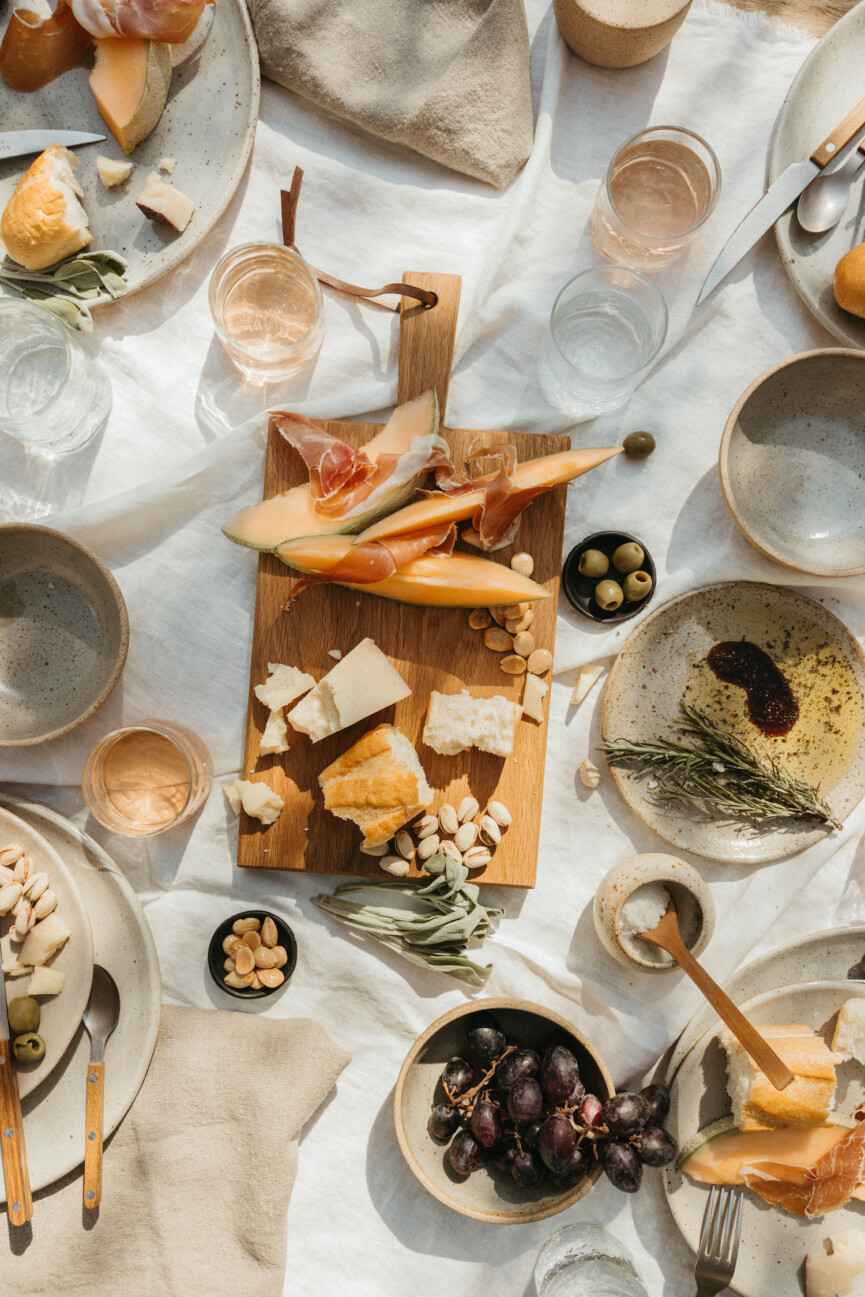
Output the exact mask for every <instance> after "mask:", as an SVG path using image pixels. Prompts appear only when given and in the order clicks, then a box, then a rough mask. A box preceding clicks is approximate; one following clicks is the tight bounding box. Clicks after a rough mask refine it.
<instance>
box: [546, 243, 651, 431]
mask: <svg viewBox="0 0 865 1297" xmlns="http://www.w3.org/2000/svg"><path fill="white" fill-rule="evenodd" d="M666 336H667V304H666V302H665V301H664V297H663V294H662V293H661V291H660V289H659V288H658V287H657V286H656V285H655V284H653V283H652V281H651V279H649V278H648V277H647V276H646V275H642V274H640V272H639V271H637V270H629V269H628V267H627V266H598V267H596V268H594V269H592V270H584V271H583V272H582V274H579V275H577V276H576V277H575V278H574V279H572V280H571V281H570V282H569V283H567V284H565V286H564V288H563V289H562V291H561V292H560V293H559V295H558V297H557V298H556V300H555V304H554V306H553V310H552V314H551V315H550V327H549V329H548V330H547V333H546V336H545V338H544V342H543V346H542V348H541V354H540V360H539V368H540V378H541V387H542V388H543V390H544V394H545V396H546V397H547V399H548V400H549V401H550V402H551V404H553V405H555V406H557V407H558V408H559V409H560V410H564V411H565V412H566V413H567V414H570V415H571V416H572V417H573V418H574V419H575V420H576V421H577V422H579V421H581V420H584V419H593V418H594V417H595V415H597V414H603V413H604V411H606V410H615V409H616V408H617V407H618V406H620V405H623V404H624V402H625V401H626V400H627V399H628V397H629V396H630V395H631V393H632V392H633V390H634V388H635V387H636V386H637V384H638V383H639V382H640V380H641V378H642V377H643V376H644V374H645V373H646V370H647V369H648V367H649V365H651V363H652V361H653V360H654V359H655V358H656V356H657V355H658V353H659V352H660V350H661V347H662V346H663V345H664V338H665V337H666Z"/></svg>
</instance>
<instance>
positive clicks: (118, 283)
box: [0, 251, 129, 333]
mask: <svg viewBox="0 0 865 1297" xmlns="http://www.w3.org/2000/svg"><path fill="white" fill-rule="evenodd" d="M128 270H129V262H128V261H127V260H126V259H125V258H124V257H121V256H120V254H119V252H110V251H107V252H78V253H76V254H75V256H74V257H67V258H66V260H65V261H60V262H58V263H57V265H56V266H49V267H48V269H47V270H26V269H25V268H24V267H23V266H19V265H18V264H17V263H16V262H14V261H10V260H9V258H8V257H7V258H6V259H5V260H3V261H0V281H2V282H3V283H4V284H9V285H10V286H11V287H12V288H15V289H17V291H18V292H19V293H20V294H21V296H22V297H26V298H28V300H30V301H31V302H39V303H40V304H41V305H42V306H44V307H45V308H46V310H48V311H51V313H52V314H53V315H56V316H57V317H58V319H60V320H62V321H63V323H64V324H65V325H68V327H69V328H70V329H79V330H81V331H82V332H83V333H91V332H92V331H93V317H92V316H91V314H90V311H89V310H88V308H87V307H86V306H84V305H82V302H84V301H87V300H92V299H93V298H95V297H100V296H101V295H102V293H108V294H109V295H110V296H111V297H113V298H118V297H123V295H124V294H125V293H128V292H129V285H128V284H127V282H126V272H127V271H128Z"/></svg>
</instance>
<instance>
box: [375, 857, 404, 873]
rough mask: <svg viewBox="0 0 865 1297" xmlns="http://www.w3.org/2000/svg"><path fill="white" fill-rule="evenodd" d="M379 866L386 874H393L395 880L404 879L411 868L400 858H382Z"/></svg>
mask: <svg viewBox="0 0 865 1297" xmlns="http://www.w3.org/2000/svg"><path fill="white" fill-rule="evenodd" d="M379 864H380V865H381V867H382V869H384V870H386V871H387V873H389V874H394V875H395V876H396V877H397V878H405V876H406V874H407V873H408V871H409V869H410V868H411V866H410V864H409V863H408V861H407V860H405V859H403V857H402V856H382V858H381V860H380V861H379Z"/></svg>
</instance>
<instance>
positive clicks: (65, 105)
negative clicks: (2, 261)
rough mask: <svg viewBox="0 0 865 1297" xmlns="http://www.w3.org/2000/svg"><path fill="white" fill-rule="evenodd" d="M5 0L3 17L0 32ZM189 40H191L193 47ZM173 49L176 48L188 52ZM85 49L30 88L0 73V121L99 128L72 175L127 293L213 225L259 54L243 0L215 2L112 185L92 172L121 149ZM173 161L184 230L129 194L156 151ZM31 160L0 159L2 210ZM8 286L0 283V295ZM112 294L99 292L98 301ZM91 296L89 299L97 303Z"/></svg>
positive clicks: (240, 144) (234, 164)
mask: <svg viewBox="0 0 865 1297" xmlns="http://www.w3.org/2000/svg"><path fill="white" fill-rule="evenodd" d="M10 12H11V6H7V7H6V8H5V10H4V12H3V13H2V15H0V36H2V33H3V32H4V31H5V29H6V24H7V22H8V15H9V13H10ZM195 41H196V38H195V36H193V37H192V39H191V41H190V42H189V43H188V44H189V46H190V48H194V46H195ZM186 48H187V47H186V46H178V51H184V52H185V51H186ZM90 57H91V56H90V55H89V54H87V55H85V56H84V60H83V62H82V64H79V65H78V66H77V67H75V68H72V69H71V71H69V72H65V73H64V74H63V75H62V76H60V77H57V78H56V80H54V81H51V82H49V84H48V85H47V86H43V88H42V89H41V90H36V91H34V92H33V93H32V94H22V93H20V92H18V91H15V90H11V89H10V88H9V86H7V85H6V83H5V82H4V81H3V80H2V78H0V123H2V129H3V130H4V131H7V130H9V131H16V130H17V131H20V130H36V129H46V130H51V129H52V128H55V129H58V130H60V129H63V130H81V131H93V132H96V133H98V134H102V135H105V137H106V139H105V141H104V143H102V144H87V145H85V146H84V147H83V148H78V149H75V150H74V152H75V154H76V156H77V157H78V158H79V159H80V165H79V167H78V171H77V175H78V179H79V181H80V183H81V186H82V188H83V189H84V206H85V208H86V210H87V214H88V216H89V218H90V229H91V231H92V234H93V241H92V243H91V244H90V249H91V250H92V251H98V250H100V249H108V248H110V249H111V250H112V251H114V252H119V253H120V254H121V256H123V257H125V258H126V259H127V261H128V262H129V275H128V282H129V288H130V291H131V292H135V291H137V290H138V289H139V288H144V287H145V285H147V284H152V283H153V282H154V280H156V279H160V278H161V277H162V276H163V275H165V274H167V273H168V272H169V271H170V270H173V269H174V268H175V267H176V266H178V265H179V264H180V263H181V261H183V259H184V258H185V257H187V256H188V255H189V253H190V252H192V250H193V249H194V248H196V247H197V246H198V244H199V243H200V242H201V241H202V239H203V238H204V237H205V236H206V235H207V234H208V233H209V232H210V230H211V229H212V228H213V226H214V225H215V224H216V222H217V221H218V219H219V217H220V216H221V215H222V213H223V212H224V211H225V209H226V207H227V206H228V204H229V202H230V201H231V198H232V195H233V194H234V191H235V190H236V189H237V186H238V184H239V183H240V180H241V177H242V175H243V171H244V168H245V166H246V162H247V159H248V157H249V154H250V151H251V149H252V143H253V139H254V137H255V125H256V122H257V120H258V99H259V88H260V83H259V73H258V51H257V49H256V46H255V38H254V36H253V34H252V27H251V24H250V21H249V15H248V13H247V10H246V5H245V4H244V3H243V0H218V3H217V4H216V5H215V7H214V9H213V22H212V25H211V28H210V31H209V34H208V36H207V39H206V40H205V41H204V43H203V44H201V45H200V46H198V48H197V49H195V52H194V53H191V54H190V55H189V57H186V58H183V56H182V54H178V55H176V56H175V57H176V58H177V57H180V58H182V61H181V62H180V64H179V65H178V66H176V67H175V69H174V72H173V75H172V80H171V90H170V92H169V96H168V103H167V104H166V106H165V111H164V112H163V114H162V117H161V118H160V120H159V122H158V123H157V125H156V126H155V128H154V129H153V131H152V132H151V133H150V135H148V137H147V139H146V140H143V141H142V142H141V144H139V145H138V146H137V147H136V148H135V150H134V151H133V153H132V155H131V157H130V159H129V160H130V161H131V162H132V163H134V168H135V169H134V170H133V172H132V176H131V177H130V179H129V180H127V181H126V182H125V184H122V185H120V186H118V187H117V188H116V189H106V188H105V186H104V185H103V184H102V181H101V180H100V179H99V177H98V175H97V173H96V156H97V154H99V153H102V154H104V155H106V156H108V157H111V158H117V159H121V160H122V159H123V158H124V157H125V154H124V153H123V150H122V149H121V148H120V145H119V144H118V143H117V142H116V140H115V139H114V137H113V136H112V134H111V132H110V131H109V130H108V127H107V126H106V125H105V123H104V122H103V120H102V118H101V117H100V116H99V112H98V109H97V107H96V103H95V101H94V99H93V95H92V94H91V92H90V86H89V84H88V76H89V62H90ZM166 157H168V158H174V159H175V160H176V163H177V166H176V169H175V171H174V173H173V174H172V175H171V176H167V177H165V179H168V180H170V181H171V183H173V184H176V186H177V188H178V189H179V190H181V191H182V192H183V193H184V194H187V195H188V196H189V197H190V198H191V199H192V200H193V201H194V202H195V204H196V210H195V213H194V215H193V217H192V220H191V221H190V222H189V225H188V226H187V227H186V229H185V230H184V231H183V233H182V234H175V233H174V232H173V231H172V230H170V229H169V228H168V227H167V226H164V225H157V224H155V223H154V222H152V221H148V220H147V218H146V217H145V216H144V215H143V214H142V213H141V212H140V211H139V210H138V208H137V207H136V206H135V198H136V196H137V195H138V193H139V192H140V190H141V189H142V187H143V185H144V182H145V180H146V179H147V177H148V175H149V174H150V172H151V171H153V170H155V168H156V165H157V163H158V162H159V161H160V159H161V158H166ZM32 161H33V157H27V158H14V159H11V160H9V161H7V162H0V211H2V209H3V208H4V207H5V206H6V203H7V202H8V200H9V196H10V194H11V193H12V190H13V189H14V187H15V185H16V184H17V182H18V180H19V179H20V178H21V176H22V175H23V174H24V172H25V171H26V170H27V168H28V166H29V165H30V163H31V162H32ZM4 292H6V293H12V290H11V289H8V288H6V287H5V286H3V285H0V293H4ZM102 300H104V301H106V302H107V301H110V300H111V299H110V298H108V297H106V298H104V299H102ZM96 304H98V303H93V302H91V303H88V305H91V306H92V305H96Z"/></svg>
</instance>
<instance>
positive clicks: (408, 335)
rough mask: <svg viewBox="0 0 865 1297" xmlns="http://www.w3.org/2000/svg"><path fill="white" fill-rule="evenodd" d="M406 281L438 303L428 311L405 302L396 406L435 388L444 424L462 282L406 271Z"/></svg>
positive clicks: (400, 338)
mask: <svg viewBox="0 0 865 1297" xmlns="http://www.w3.org/2000/svg"><path fill="white" fill-rule="evenodd" d="M403 279H404V281H405V282H406V283H407V284H414V285H415V286H416V287H417V288H427V289H430V290H431V291H432V292H433V293H435V294H436V295H437V297H438V301H437V302H436V304H435V306H432V307H430V308H429V310H427V309H426V308H425V307H423V306H420V305H419V304H418V303H416V302H412V301H411V299H410V298H406V297H404V298H403V299H402V309H401V311H400V317H399V383H398V387H397V398H396V399H397V405H402V404H403V402H404V401H413V400H414V398H415V397H416V396H420V394H421V392H426V391H428V390H429V389H430V388H431V387H434V388H435V390H436V394H437V395H438V400H439V416H440V418H441V420H442V423H444V417H445V406H446V405H447V399H448V385H449V383H450V378H451V362H452V361H453V356H454V341H455V339H456V333H457V314H458V312H459V309H460V288H461V286H462V282H463V281H462V278H461V277H460V276H459V275H424V274H421V273H420V272H418V271H404V272H403Z"/></svg>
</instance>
